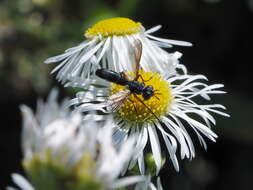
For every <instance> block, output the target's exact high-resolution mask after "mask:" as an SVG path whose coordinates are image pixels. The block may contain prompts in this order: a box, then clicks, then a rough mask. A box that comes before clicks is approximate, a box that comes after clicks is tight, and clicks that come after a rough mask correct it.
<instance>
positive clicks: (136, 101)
mask: <svg viewBox="0 0 253 190" xmlns="http://www.w3.org/2000/svg"><path fill="white" fill-rule="evenodd" d="M126 74H127V75H128V76H134V73H132V72H129V73H126ZM139 74H140V76H141V77H139V78H138V82H143V83H144V84H145V86H147V85H150V86H152V87H153V88H154V95H153V96H152V97H151V98H150V99H148V100H144V98H143V97H142V95H141V94H140V95H137V94H133V93H132V94H131V95H130V96H129V98H128V100H126V101H125V102H124V104H123V105H122V106H121V108H120V109H119V110H118V111H117V112H116V113H115V116H116V117H117V118H119V119H121V120H123V121H125V122H126V123H129V124H138V125H143V124H145V123H150V122H153V121H157V118H160V117H161V116H163V115H165V114H166V113H168V110H169V108H170V105H171V103H172V101H173V96H172V93H171V89H170V87H169V86H170V83H169V82H168V81H166V80H164V79H163V78H162V77H161V76H160V75H159V74H158V73H152V72H146V71H143V70H140V71H139ZM125 88H126V87H125V86H121V85H117V84H114V83H112V85H111V89H110V93H111V95H112V94H116V93H118V92H120V91H121V90H124V89H125ZM143 103H144V104H145V105H144V104H143ZM150 110H152V112H151V111H150ZM156 117H157V118H156Z"/></svg>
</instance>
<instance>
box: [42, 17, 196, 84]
mask: <svg viewBox="0 0 253 190" xmlns="http://www.w3.org/2000/svg"><path fill="white" fill-rule="evenodd" d="M160 28H161V26H156V27H153V28H151V29H149V30H145V28H144V27H143V26H142V24H141V23H140V22H135V21H133V20H131V19H128V18H121V17H117V18H110V19H106V20H102V21H100V22H98V23H96V24H95V25H93V26H92V27H90V28H89V29H87V30H86V31H85V34H84V35H85V37H86V40H85V41H84V42H82V43H81V44H79V45H78V46H76V47H72V48H70V49H67V50H66V51H65V52H64V53H63V54H61V55H58V56H55V57H51V58H49V59H47V60H46V61H45V63H54V62H61V63H60V64H59V65H58V66H57V67H55V69H54V70H53V71H52V73H53V72H55V71H58V74H57V79H58V80H59V81H62V82H63V83H65V82H67V81H75V82H76V81H80V80H82V82H83V85H85V84H86V83H88V82H89V81H90V79H94V73H95V71H96V69H97V68H107V69H111V70H114V71H116V72H121V71H128V72H130V71H132V70H133V67H134V65H133V60H134V58H133V55H132V54H133V52H132V45H133V42H134V40H136V39H139V40H140V41H141V42H142V44H143V58H142V61H141V67H142V68H143V69H144V70H150V71H154V72H160V73H162V71H164V69H168V68H171V73H167V74H170V75H171V74H175V73H176V71H175V69H176V68H182V69H185V68H184V66H183V65H181V64H179V63H178V59H179V58H180V57H181V53H179V52H175V53H167V52H166V51H164V50H163V49H161V48H168V47H171V46H172V45H181V46H191V43H188V42H183V41H176V40H168V39H163V38H158V37H155V36H152V35H151V33H153V32H155V31H157V30H159V29H160ZM85 79H87V80H85Z"/></svg>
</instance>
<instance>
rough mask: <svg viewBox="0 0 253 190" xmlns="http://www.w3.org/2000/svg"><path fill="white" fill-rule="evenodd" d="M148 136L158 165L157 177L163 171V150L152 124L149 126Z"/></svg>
mask: <svg viewBox="0 0 253 190" xmlns="http://www.w3.org/2000/svg"><path fill="white" fill-rule="evenodd" d="M148 134H149V138H150V144H151V149H152V153H153V156H154V160H155V164H156V175H157V174H158V172H159V171H160V169H161V164H162V158H161V149H160V148H161V147H160V143H159V138H158V135H157V133H156V130H155V128H154V126H151V124H148Z"/></svg>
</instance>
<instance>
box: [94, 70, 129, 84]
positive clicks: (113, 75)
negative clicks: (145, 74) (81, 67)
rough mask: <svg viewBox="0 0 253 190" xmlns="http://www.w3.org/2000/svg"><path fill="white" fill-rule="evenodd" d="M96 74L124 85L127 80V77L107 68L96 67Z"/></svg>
mask: <svg viewBox="0 0 253 190" xmlns="http://www.w3.org/2000/svg"><path fill="white" fill-rule="evenodd" d="M96 75H97V76H98V77H100V78H102V79H105V80H107V81H109V82H113V83H116V84H119V85H126V84H127V82H128V81H127V79H125V78H124V77H122V75H121V74H120V73H117V72H115V71H112V70H108V69H98V70H96Z"/></svg>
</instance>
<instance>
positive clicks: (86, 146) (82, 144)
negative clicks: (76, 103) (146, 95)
mask: <svg viewBox="0 0 253 190" xmlns="http://www.w3.org/2000/svg"><path fill="white" fill-rule="evenodd" d="M56 95H57V93H56V91H55V90H54V91H53V92H52V93H51V94H50V96H49V98H48V102H47V103H45V104H43V103H42V102H40V103H39V104H38V111H37V113H36V114H35V115H34V114H33V113H32V110H31V109H30V108H28V107H27V106H24V105H22V106H21V111H22V115H23V129H22V149H23V153H24V159H23V166H24V168H25V171H26V174H27V175H28V178H29V180H30V181H31V184H30V183H29V182H28V181H27V180H25V178H23V177H22V176H20V175H18V174H14V175H13V179H14V182H15V183H16V184H17V185H18V186H19V187H20V188H21V189H22V190H33V189H38V190H39V189H66V190H68V189H71V190H81V189H93V190H103V189H116V188H121V187H125V186H127V185H129V184H133V183H136V182H140V181H142V180H144V179H145V177H143V176H131V177H124V178H120V179H119V178H118V176H119V174H120V173H121V171H122V169H124V168H125V167H126V166H125V164H126V163H127V162H128V160H129V159H130V158H131V156H132V155H133V153H134V150H135V149H134V144H135V141H136V140H135V139H134V138H131V139H128V140H127V141H126V142H124V144H122V146H121V147H120V149H119V150H116V148H115V147H114V145H113V143H112V130H111V125H112V122H111V121H106V122H105V125H103V127H101V126H100V125H99V124H98V123H97V122H95V121H94V120H93V118H92V116H91V115H88V116H87V118H86V119H85V120H83V118H82V117H81V115H80V114H70V113H69V111H68V110H67V111H64V109H63V106H64V104H63V105H58V104H57V103H56V97H57V96H56Z"/></svg>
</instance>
